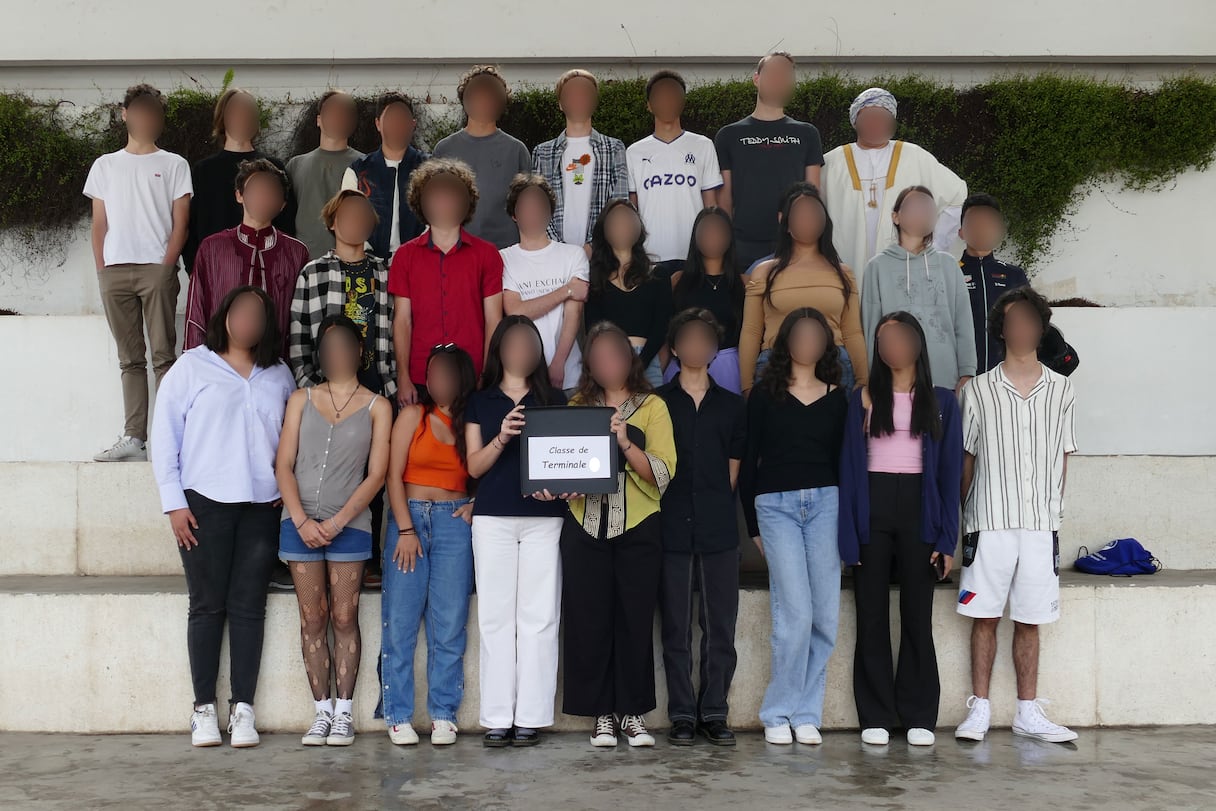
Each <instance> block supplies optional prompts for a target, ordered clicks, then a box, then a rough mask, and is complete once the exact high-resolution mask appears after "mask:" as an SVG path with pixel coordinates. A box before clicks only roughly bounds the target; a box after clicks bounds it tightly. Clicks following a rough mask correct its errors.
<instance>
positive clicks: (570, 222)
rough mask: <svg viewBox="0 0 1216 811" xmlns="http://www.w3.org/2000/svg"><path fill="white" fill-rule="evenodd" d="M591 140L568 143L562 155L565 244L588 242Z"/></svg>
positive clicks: (585, 138)
mask: <svg viewBox="0 0 1216 811" xmlns="http://www.w3.org/2000/svg"><path fill="white" fill-rule="evenodd" d="M593 160H594V156H593V155H592V154H591V136H590V135H582V136H579V137H577V138H567V139H566V151H565V152H563V153H562V208H563V214H562V242H567V243H569V244H571V245H583V244H585V243H586V242H587V218H588V217H589V216H590V215H591V171H592V169H593V168H594V167H593V166H592V161H593Z"/></svg>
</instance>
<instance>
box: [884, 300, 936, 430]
mask: <svg viewBox="0 0 1216 811" xmlns="http://www.w3.org/2000/svg"><path fill="white" fill-rule="evenodd" d="M890 323H898V324H906V325H907V326H909V327H911V328H912V331H913V332H914V333H916V337H917V339H918V340H919V341H920V351H919V352H918V353H917V355H916V382H915V383H913V385H912V433H913V434H914V435H916V436H929V437H931V438H933V439H941V436H942V421H941V414H940V412H939V411H938V407H937V393H936V392H935V391H934V390H933V374H932V373H931V372H930V371H929V352H928V350H927V349H926V348H925V331H924V329H922V328H921V325H920V322H919V321H917V320H916V316H914V315H912V314H911V313H906V312H904V311H903V310H899V311H897V312H893V313H887V314H886V315H884V316H883V317H882V320H880V321H879V322H878V326H877V327H875V328H874V362H873V363H872V364H870V381H869V389H870V436H883V435H884V434H893V433H895V416H894V412H895V390H894V386H893V383H892V375H891V367H890V366H888V365H887V364H886V362H885V361H883V359H882V355H880V354H879V352H878V333H879V330H881V329H882V328H883V325H884V324H890Z"/></svg>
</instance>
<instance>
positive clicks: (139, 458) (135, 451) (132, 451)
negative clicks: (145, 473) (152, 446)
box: [93, 436, 148, 462]
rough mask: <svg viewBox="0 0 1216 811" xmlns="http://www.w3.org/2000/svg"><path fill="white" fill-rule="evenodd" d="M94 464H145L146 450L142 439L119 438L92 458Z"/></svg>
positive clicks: (146, 459) (146, 458)
mask: <svg viewBox="0 0 1216 811" xmlns="http://www.w3.org/2000/svg"><path fill="white" fill-rule="evenodd" d="M93 461H94V462H146V461H148V449H147V447H146V446H145V445H144V441H143V440H142V439H136V438H135V437H133V436H120V437H119V438H118V441H117V442H115V443H114V444H113V445H111V446H110V447H108V448H106V449H105V450H104V451H101V452H100V453H98V454H96V455H95V456H94V457H93Z"/></svg>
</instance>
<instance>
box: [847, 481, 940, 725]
mask: <svg viewBox="0 0 1216 811" xmlns="http://www.w3.org/2000/svg"><path fill="white" fill-rule="evenodd" d="M869 481H870V539H869V543H866V544H862V547H861V565H860V566H855V567H854V568H853V596H854V599H855V601H856V605H857V648H856V653H855V655H854V658H853V696H854V699H855V700H856V701H857V716H858V719H859V720H860V721H861V727H862V729H867V728H870V727H881V728H883V729H888V730H890V729H893V728H897V727H899V726H901V725H902V726H903V727H904V728H905V729H912V728H914V727H921V728H924V729H930V730H931V729H933V728H934V727H935V726H937V705H938V699H939V696H940V693H941V687H940V683H939V681H938V674H937V652H936V651H935V650H934V647H933V586H934V583H935V582H936V581H937V573H936V571H935V570H934V568H933V566H932V565H931V564H930V563H929V556H930V555H932V554H933V547H932V546H930V545H929V544H927V543H925V542H924V540H923V539H922V537H921V535H922V531H921V510H922V507H921V477H920V474H906V473H871V474H870V479H869ZM893 565H895V566H896V567H897V569H898V579H899V620H900V623H899V624H900V637H899V665H898V668H897V667H895V665H894V664H893V662H892V656H891V620H890V616H891V615H890V599H891V569H892V566H893Z"/></svg>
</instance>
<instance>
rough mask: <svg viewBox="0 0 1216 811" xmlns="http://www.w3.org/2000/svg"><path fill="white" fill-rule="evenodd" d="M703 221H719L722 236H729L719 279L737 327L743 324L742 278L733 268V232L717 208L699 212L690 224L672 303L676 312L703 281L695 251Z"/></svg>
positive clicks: (700, 261)
mask: <svg viewBox="0 0 1216 811" xmlns="http://www.w3.org/2000/svg"><path fill="white" fill-rule="evenodd" d="M706 220H720V221H721V222H722V224H723V225H725V226H726V233H727V234H728V235H729V240H730V241H729V242H727V244H726V253H725V254H723V255H722V279H723V280H724V281H725V282H726V287H727V290H729V291H730V302H731V306H732V307H733V308H734V311H735V323H736V324H738V323H741V322H742V321H743V293H744V290H743V288H744V284H743V277H742V276H740V275H739V269H738V268H737V267H735V229H734V225H733V224H732V223H731V219H730V215H729V214H727V213H726V211H725V210H724V209H721V208H718V207H717V206H709V207H708V208H703V209H701V211H700V213H698V214H697V218H696V219H695V220H693V222H692V237H691V238H690V239H689V241H688V261H687V262H685V263H684V272H683V273H681V274H680V280H679V281H678V282H676V289H675V291H674V292H673V296H672V297H673V298H674V299H675V304H676V310H680V309H682V308H683V302H684V301H685V300H686V299H687V297H688V296H689V295H691V294H692V293H693V291H695V290H696V289H697V288H699V287H700V286H701V285H702V284H703V283H704V281H705V275H706V274H705V258H704V257H703V256H701V251H699V250H698V249H697V232H698V231H699V230H700V228H701V223H703V222H705V221H706Z"/></svg>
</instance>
